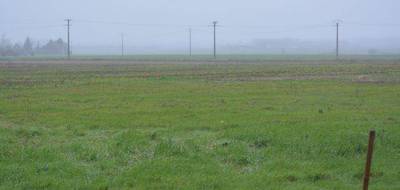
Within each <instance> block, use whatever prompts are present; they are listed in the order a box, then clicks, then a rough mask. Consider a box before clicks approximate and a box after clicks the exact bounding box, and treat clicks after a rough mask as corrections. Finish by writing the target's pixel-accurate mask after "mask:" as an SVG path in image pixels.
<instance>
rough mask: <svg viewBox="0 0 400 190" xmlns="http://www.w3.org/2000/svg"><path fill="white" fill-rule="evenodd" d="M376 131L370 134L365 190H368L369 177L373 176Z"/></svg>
mask: <svg viewBox="0 0 400 190" xmlns="http://www.w3.org/2000/svg"><path fill="white" fill-rule="evenodd" d="M374 142H375V130H371V131H370V132H369V142H368V153H367V162H366V165H365V173H364V185H363V190H368V185H369V177H370V176H371V164H372V155H373V152H374Z"/></svg>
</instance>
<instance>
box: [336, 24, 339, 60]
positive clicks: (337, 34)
mask: <svg viewBox="0 0 400 190" xmlns="http://www.w3.org/2000/svg"><path fill="white" fill-rule="evenodd" d="M336 59H339V21H337V22H336Z"/></svg>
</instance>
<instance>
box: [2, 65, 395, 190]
mask: <svg viewBox="0 0 400 190" xmlns="http://www.w3.org/2000/svg"><path fill="white" fill-rule="evenodd" d="M399 116H400V61H396V60H369V61H368V60H364V61H357V60H348V61H316V60H314V61H286V62H285V61H266V62H262V61H260V62H254V63H253V62H246V63H240V62H229V61H227V62H215V63H212V62H207V63H202V62H201V61H192V62H189V63H181V62H179V63H178V62H160V61H157V62H151V61H144V62H140V61H132V62H129V61H125V62H123V63H120V62H113V61H103V62H101V61H99V63H97V62H96V61H93V62H90V61H79V60H75V61H73V63H63V62H61V61H57V63H51V61H47V62H45V63H40V61H35V63H29V62H28V61H25V62H22V61H21V62H18V61H16V62H12V61H11V62H1V63H0V189H310V190H312V189H341V190H342V189H360V188H361V183H362V177H363V170H364V163H365V155H366V150H367V140H368V131H369V130H370V129H376V131H377V139H376V147H375V154H374V160H373V168H372V179H371V188H370V189H385V190H389V189H400V117H399Z"/></svg>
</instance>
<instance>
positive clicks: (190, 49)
mask: <svg viewBox="0 0 400 190" xmlns="http://www.w3.org/2000/svg"><path fill="white" fill-rule="evenodd" d="M189 56H192V28H189Z"/></svg>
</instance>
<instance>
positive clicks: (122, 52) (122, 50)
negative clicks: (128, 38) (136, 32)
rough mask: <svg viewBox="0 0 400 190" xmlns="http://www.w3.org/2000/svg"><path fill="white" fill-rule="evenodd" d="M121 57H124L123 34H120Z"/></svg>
mask: <svg viewBox="0 0 400 190" xmlns="http://www.w3.org/2000/svg"><path fill="white" fill-rule="evenodd" d="M121 56H122V57H123V56H124V33H122V34H121Z"/></svg>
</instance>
